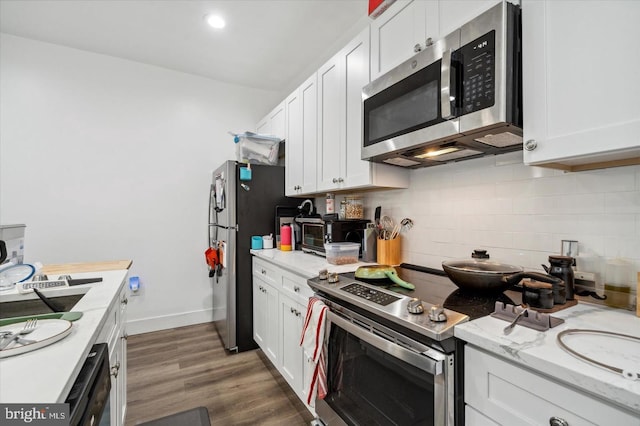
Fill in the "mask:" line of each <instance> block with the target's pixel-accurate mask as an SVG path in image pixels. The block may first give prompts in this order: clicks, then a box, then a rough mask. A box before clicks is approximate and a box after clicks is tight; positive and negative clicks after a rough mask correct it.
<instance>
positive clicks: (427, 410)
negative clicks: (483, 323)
mask: <svg viewBox="0 0 640 426" xmlns="http://www.w3.org/2000/svg"><path fill="white" fill-rule="evenodd" d="M396 270H397V272H398V275H399V276H400V277H401V278H402V279H403V280H405V281H408V282H410V283H412V284H414V285H415V289H414V290H410V289H407V288H404V287H399V286H394V285H393V283H392V282H391V281H387V282H384V283H382V284H381V285H373V284H371V283H364V282H362V281H358V280H356V279H355V274H354V273H348V274H340V275H339V281H338V283H336V284H331V283H329V282H328V281H327V280H320V279H319V278H318V277H317V278H313V279H310V280H309V281H308V284H309V285H310V286H311V287H312V288H313V289H314V291H315V292H316V296H317V297H319V298H320V299H321V300H323V301H324V303H325V304H327V305H328V306H329V313H328V317H327V319H328V321H327V326H326V328H325V330H326V334H325V343H326V344H327V351H328V353H327V368H326V371H327V385H328V393H327V396H326V397H325V398H324V399H322V400H321V399H317V400H316V407H315V409H316V413H317V415H318V417H319V419H320V420H321V421H323V422H324V423H325V424H329V425H332V426H333V425H342V424H349V425H369V424H378V425H400V424H419V425H454V424H456V425H458V424H464V399H463V395H464V394H463V377H464V375H463V365H464V359H463V355H464V352H463V350H462V349H463V343H462V341H459V340H457V339H456V338H455V337H454V336H453V328H454V326H455V325H456V324H460V323H463V322H466V321H468V320H469V319H470V318H471V319H473V318H477V317H480V316H485V315H488V314H490V313H491V312H493V310H494V307H495V302H496V300H500V301H503V302H505V303H510V304H517V303H519V301H520V300H521V294H520V293H519V292H518V291H513V290H508V291H507V292H505V293H499V294H495V293H494V294H488V295H487V294H484V295H483V294H473V293H465V292H463V291H461V290H460V289H459V288H458V287H457V286H456V285H455V284H453V282H451V281H450V280H449V279H448V278H447V277H446V275H445V273H444V272H443V271H441V270H435V269H430V268H424V267H420V266H416V265H408V264H402V265H400V267H396Z"/></svg>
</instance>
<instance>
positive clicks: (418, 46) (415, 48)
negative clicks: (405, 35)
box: [413, 43, 422, 53]
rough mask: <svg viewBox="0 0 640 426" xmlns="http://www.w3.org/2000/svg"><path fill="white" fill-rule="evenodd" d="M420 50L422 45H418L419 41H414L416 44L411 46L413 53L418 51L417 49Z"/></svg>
mask: <svg viewBox="0 0 640 426" xmlns="http://www.w3.org/2000/svg"><path fill="white" fill-rule="evenodd" d="M421 50H422V45H420V43H416V45H415V46H413V51H414V52H415V53H418V52H419V51H421Z"/></svg>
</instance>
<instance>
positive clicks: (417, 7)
mask: <svg viewBox="0 0 640 426" xmlns="http://www.w3.org/2000/svg"><path fill="white" fill-rule="evenodd" d="M428 3H430V4H431V5H433V4H435V5H437V1H424V0H413V1H407V0H398V1H396V2H395V3H393V4H392V5H391V6H390V7H389V8H388V9H387V10H385V11H384V13H383V14H382V15H380V16H379V17H378V18H376V19H375V20H374V21H373V22H371V79H372V80H375V79H376V78H378V77H380V76H381V75H382V74H384V73H385V72H387V71H389V70H390V69H392V68H393V67H395V66H396V65H399V64H400V63H402V62H403V61H405V60H407V59H409V58H410V57H411V56H413V55H415V54H416V52H417V51H419V48H417V47H416V46H417V45H419V46H420V47H422V46H424V42H425V40H426V22H427V14H426V10H427V5H428Z"/></svg>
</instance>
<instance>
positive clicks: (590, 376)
mask: <svg viewBox="0 0 640 426" xmlns="http://www.w3.org/2000/svg"><path fill="white" fill-rule="evenodd" d="M552 315H553V316H554V317H557V318H562V319H564V321H565V322H564V323H563V324H560V325H559V326H557V327H554V328H551V329H549V330H547V331H545V332H540V331H536V330H533V329H530V328H526V327H522V326H517V325H516V327H515V328H514V329H513V331H512V332H511V334H510V335H508V336H505V335H504V334H503V332H502V330H503V329H504V327H505V326H506V325H507V324H509V323H508V322H506V321H503V320H500V319H496V318H493V317H489V316H488V317H483V318H479V319H476V320H474V321H471V322H468V323H465V324H461V325H458V326H456V328H455V336H456V337H458V338H460V339H462V340H465V341H466V342H468V343H470V344H472V345H474V346H477V347H479V348H482V349H484V350H486V351H488V352H491V353H493V354H495V355H499V356H501V357H503V358H506V359H508V360H509V361H512V362H514V363H516V364H520V365H522V366H524V367H527V368H529V369H533V370H535V371H537V372H539V373H542V374H544V375H546V376H548V377H549V378H551V379H552V380H556V381H560V382H564V383H565V384H568V385H570V386H572V387H575V388H579V389H581V390H583V391H585V392H587V393H590V394H593V395H595V396H597V397H599V398H604V399H606V400H608V401H610V402H614V403H617V404H618V405H620V406H622V407H625V408H627V409H630V410H632V411H634V412H636V413H639V414H640V380H635V381H634V380H630V379H626V378H624V377H622V375H620V374H617V373H614V372H612V371H609V370H607V369H604V368H601V367H597V366H594V365H592V364H589V363H587V362H585V361H583V360H581V359H579V358H577V357H574V356H572V355H571V354H569V353H568V352H566V351H565V350H563V349H562V348H561V347H560V346H559V345H558V342H557V340H556V337H557V335H558V333H560V332H561V331H563V330H566V329H594V330H603V331H611V332H615V333H621V334H626V335H631V336H635V337H640V318H638V317H636V316H635V315H634V313H633V312H630V311H625V310H621V309H613V308H607V307H604V306H600V305H594V304H590V303H579V304H578V305H576V306H574V307H571V308H568V309H564V310H561V311H558V312H556V313H554V314H552ZM585 337H586V336H585V335H570V336H565V337H564V338H563V341H564V342H565V343H566V344H568V345H569V347H571V348H573V349H576V350H577V349H579V352H580V353H582V354H584V355H586V356H588V357H592V358H594V359H597V360H599V361H601V362H604V363H606V364H609V365H612V366H614V367H618V368H622V369H625V368H626V369H628V370H630V371H633V372H636V373H638V374H640V342H637V341H635V340H624V339H616V338H609V337H604V336H601V335H590V336H589V337H588V339H589V345H586V344H585V343H584V342H585V340H582V345H581V341H580V340H579V339H583V338H585ZM469 368H473V366H470V367H469Z"/></svg>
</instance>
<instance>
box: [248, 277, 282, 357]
mask: <svg viewBox="0 0 640 426" xmlns="http://www.w3.org/2000/svg"><path fill="white" fill-rule="evenodd" d="M254 271H255V268H254ZM278 311H279V306H278V290H277V289H276V288H275V287H273V286H272V285H270V284H267V282H266V281H265V280H264V279H262V277H260V276H257V275H255V274H254V275H253V338H254V340H255V341H256V343H257V344H258V346H260V348H261V349H262V351H263V352H264V354H265V355H266V356H267V358H269V360H270V361H271V362H272V363H274V364H275V365H277V364H278V358H279V350H278V347H279V344H278V328H279V320H278Z"/></svg>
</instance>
